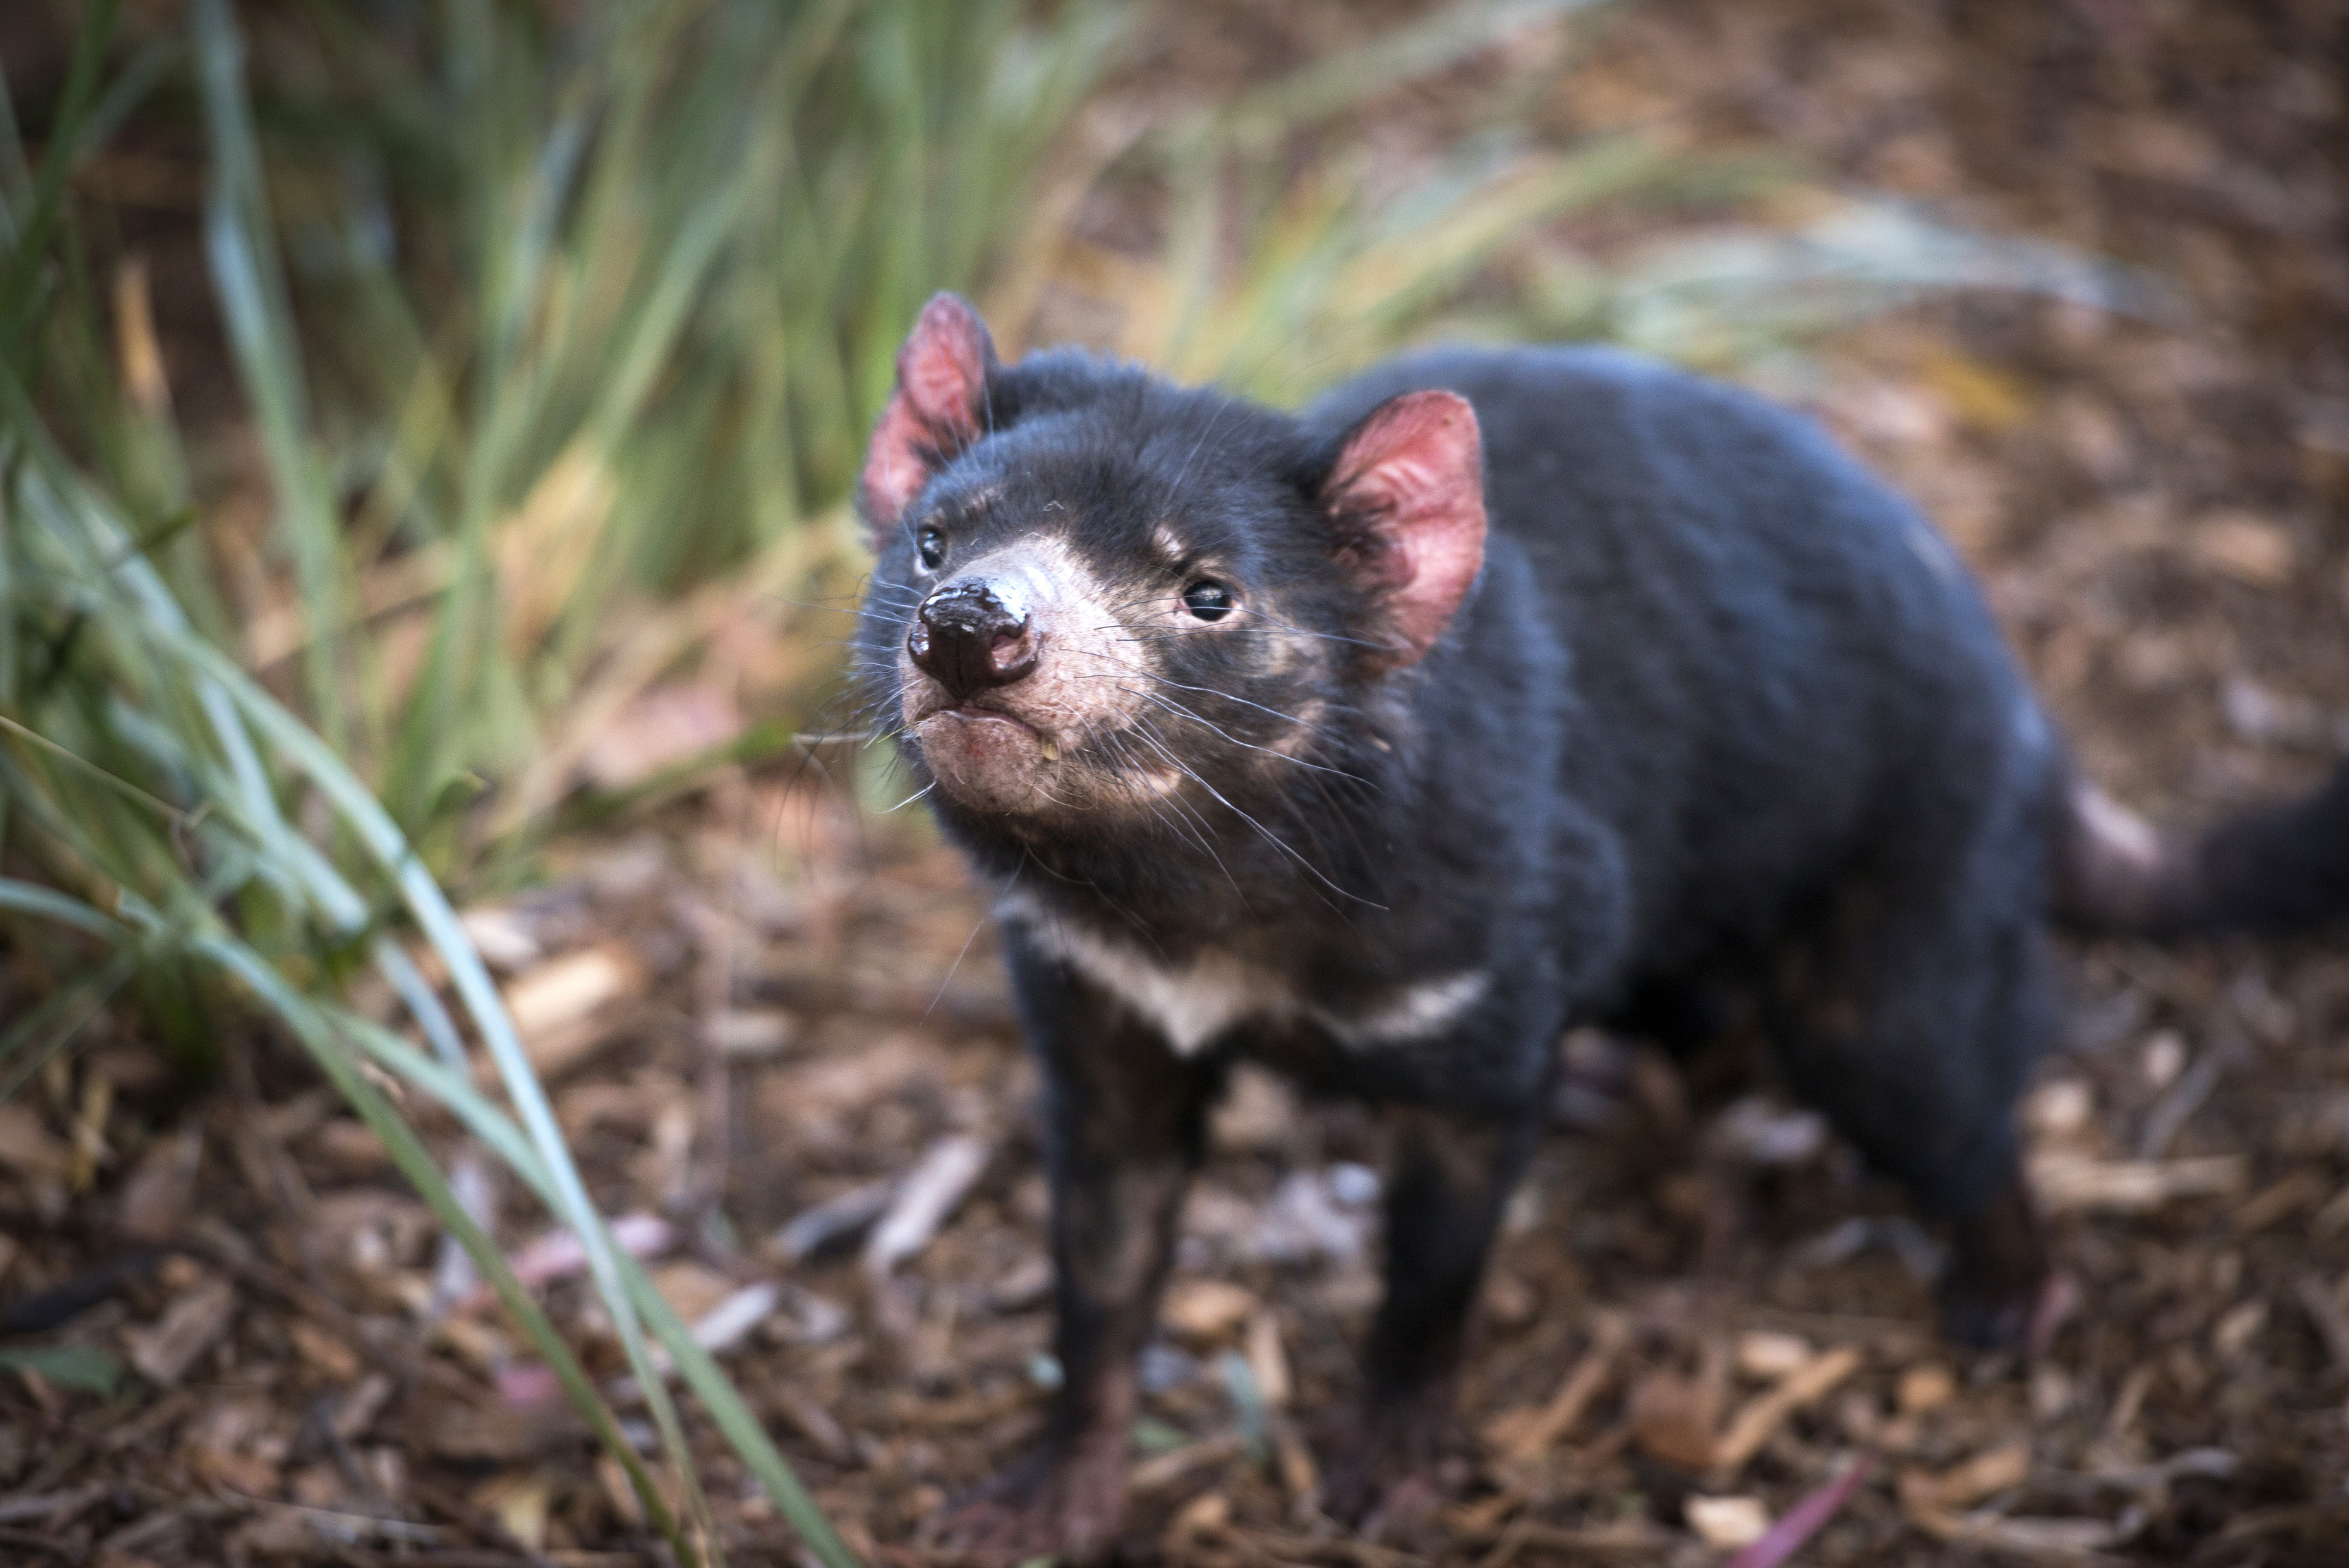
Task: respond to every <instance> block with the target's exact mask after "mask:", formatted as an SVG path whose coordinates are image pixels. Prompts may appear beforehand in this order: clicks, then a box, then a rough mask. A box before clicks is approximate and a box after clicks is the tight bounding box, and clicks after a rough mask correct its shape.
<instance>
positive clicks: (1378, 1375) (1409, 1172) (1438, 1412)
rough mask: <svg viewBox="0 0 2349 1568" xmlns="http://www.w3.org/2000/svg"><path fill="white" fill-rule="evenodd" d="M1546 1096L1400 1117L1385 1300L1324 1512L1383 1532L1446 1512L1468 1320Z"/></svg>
mask: <svg viewBox="0 0 2349 1568" xmlns="http://www.w3.org/2000/svg"><path fill="white" fill-rule="evenodd" d="M1546 1104H1547V1096H1546V1095H1541V1094H1529V1095H1527V1096H1525V1101H1524V1106H1523V1108H1521V1109H1511V1110H1506V1111H1503V1110H1495V1111H1494V1112H1492V1113H1489V1114H1482V1115H1480V1114H1474V1113H1465V1112H1446V1111H1436V1110H1428V1109H1421V1108H1407V1109H1402V1110H1398V1111H1397V1112H1395V1113H1394V1116H1393V1120H1394V1124H1395V1127H1394V1132H1395V1150H1394V1156H1393V1160H1392V1168H1391V1170H1390V1172H1389V1176H1388V1182H1387V1193H1386V1296H1385V1299H1384V1300H1383V1301H1382V1302H1381V1303H1380V1305H1379V1312H1378V1317H1377V1319H1376V1320H1375V1321H1374V1323H1373V1324H1372V1325H1371V1337H1370V1342H1369V1344H1368V1345H1365V1346H1364V1347H1363V1354H1362V1370H1363V1378H1364V1388H1363V1392H1362V1397H1361V1407H1360V1409H1359V1410H1358V1411H1357V1412H1356V1414H1355V1416H1354V1417H1353V1419H1352V1420H1351V1422H1350V1425H1349V1428H1348V1430H1347V1435H1346V1437H1345V1438H1344V1440H1343V1441H1342V1442H1341V1443H1340V1445H1339V1448H1338V1451H1337V1453H1336V1455H1335V1456H1334V1457H1333V1459H1332V1462H1331V1465H1330V1479H1329V1481H1328V1482H1327V1483H1326V1484H1325V1486H1324V1488H1323V1491H1322V1506H1323V1508H1324V1509H1325V1511H1328V1512H1329V1513H1330V1514H1331V1515H1333V1516H1335V1517H1337V1518H1339V1519H1341V1520H1344V1521H1347V1522H1349V1523H1351V1524H1355V1525H1358V1526H1360V1527H1361V1528H1362V1529H1364V1530H1365V1531H1366V1532H1377V1531H1378V1530H1380V1529H1381V1527H1382V1526H1383V1525H1388V1524H1401V1523H1402V1522H1404V1521H1406V1519H1408V1518H1409V1517H1411V1516H1415V1515H1418V1514H1420V1513H1423V1512H1424V1511H1428V1510H1429V1509H1431V1508H1432V1507H1433V1504H1434V1503H1435V1502H1436V1501H1439V1499H1440V1496H1441V1490H1442V1489H1441V1486H1440V1484H1439V1482H1438V1480H1437V1476H1436V1461H1437V1459H1438V1458H1439V1446H1440V1444H1441V1442H1442V1439H1443V1438H1444V1435H1445V1434H1446V1432H1447V1431H1448V1430H1449V1428H1450V1426H1451V1422H1452V1417H1453V1398H1454V1391H1455V1386H1456V1383H1457V1374H1458V1371H1459V1366H1460V1356H1461V1351H1462V1349H1463V1347H1464V1344H1465V1342H1466V1339H1467V1333H1468V1324H1469V1318H1470V1309H1471V1308H1472V1307H1473V1305H1474V1304H1475V1297H1476V1290H1477V1286H1478V1284H1479V1283H1480V1282H1482V1280H1483V1278H1484V1272H1485V1258H1486V1256H1487V1254H1488V1253H1489V1252H1490V1251H1491V1250H1492V1242H1493V1234H1494V1231H1495V1229H1497V1227H1498V1226H1499V1224H1500V1220H1501V1214H1502V1211H1503V1210H1504V1209H1505V1208H1506V1206H1507V1203H1508V1199H1509V1194H1510V1192H1511V1191H1512V1190H1513V1189H1515V1188H1516V1182H1517V1179H1518V1177H1520V1176H1521V1175H1523V1174H1524V1171H1525V1168H1526V1161H1527V1160H1528V1159H1529V1158H1531V1157H1532V1154H1533V1151H1534V1147H1535V1146H1536V1144H1537V1142H1538V1140H1539V1137H1540V1134H1541V1128H1542V1125H1543V1121H1544V1117H1545V1111H1544V1109H1543V1107H1544V1106H1546Z"/></svg>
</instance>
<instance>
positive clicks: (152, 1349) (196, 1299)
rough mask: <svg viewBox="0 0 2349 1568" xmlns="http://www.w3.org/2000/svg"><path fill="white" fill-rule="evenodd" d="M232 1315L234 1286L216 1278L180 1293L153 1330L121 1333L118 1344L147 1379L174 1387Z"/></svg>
mask: <svg viewBox="0 0 2349 1568" xmlns="http://www.w3.org/2000/svg"><path fill="white" fill-rule="evenodd" d="M235 1316H236V1287H235V1286H234V1285H233V1284H231V1283H230V1282H228V1281H226V1280H224V1279H221V1278H219V1277H217V1276H215V1277H213V1278H210V1279H206V1280H203V1281H202V1282H199V1283H197V1284H196V1285H195V1286H194V1287H193V1288H191V1289H190V1290H186V1291H183V1292H181V1293H180V1294H179V1295H178V1296H177V1297H175V1298H174V1299H173V1300H172V1302H171V1305H170V1306H169V1307H166V1308H165V1309H164V1311H163V1315H162V1317H161V1319H160V1320H159V1321H158V1322H157V1323H156V1324H154V1325H153V1326H152V1327H150V1328H128V1329H125V1330H123V1332H122V1340H123V1345H124V1346H125V1347H126V1348H127V1349H128V1350H129V1355H130V1365H131V1366H135V1367H137V1368H138V1369H139V1370H140V1373H141V1374H142V1375H143V1376H145V1377H146V1378H147V1379H148V1381H150V1382H151V1383H154V1384H157V1385H159V1386H162V1387H165V1388H170V1387H173V1386H177V1385H178V1383H179V1381H180V1379H181V1377H182V1376H186V1374H187V1370H188V1368H189V1367H190V1366H193V1365H194V1364H195V1360H196V1357H198V1356H199V1355H202V1354H203V1353H204V1352H205V1351H207V1350H209V1349H211V1348H212V1345H213V1344H215V1343H216V1342H217V1341H218V1340H219V1339H220V1337H221V1335H222V1334H225V1333H227V1332H228V1326H229V1324H230V1322H231V1321H232V1320H233V1318H234V1317H235Z"/></svg>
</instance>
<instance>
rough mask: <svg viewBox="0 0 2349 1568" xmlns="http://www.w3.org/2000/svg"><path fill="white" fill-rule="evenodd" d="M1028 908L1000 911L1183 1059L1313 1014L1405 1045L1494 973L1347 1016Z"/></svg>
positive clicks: (1360, 1038)
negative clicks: (1221, 1038)
mask: <svg viewBox="0 0 2349 1568" xmlns="http://www.w3.org/2000/svg"><path fill="white" fill-rule="evenodd" d="M1023 906H1024V901H1022V904H1012V903H1011V902H1010V901H1009V900H1007V901H1006V907H1005V909H1003V911H1002V912H1003V913H1005V914H1007V915H1017V916H1019V917H1022V920H1021V923H1022V924H1023V925H1024V926H1025V927H1026V928H1027V929H1028V931H1029V933H1030V936H1031V937H1033V938H1034V940H1035V941H1036V943H1037V945H1038V946H1040V947H1041V948H1043V949H1044V950H1046V951H1048V952H1050V953H1051V954H1052V955H1053V956H1054V957H1056V958H1059V959H1060V960H1061V961H1063V962H1065V963H1067V964H1069V965H1070V966H1071V967H1072V968H1074V969H1076V970H1078V971H1081V972H1082V973H1083V974H1084V975H1085V977H1086V978H1087V979H1089V980H1091V981H1093V983H1095V984H1096V985H1099V986H1100V987H1101V988H1102V990H1104V991H1106V992H1110V993H1111V994H1112V995H1113V996H1115V997H1116V998H1117V999H1118V1000H1119V1001H1121V1002H1124V1003H1125V1004H1126V1005H1127V1006H1128V1007H1131V1008H1132V1009H1133V1011H1134V1012H1138V1013H1140V1014H1141V1015H1142V1017H1143V1019H1145V1020H1146V1021H1148V1022H1149V1023H1152V1024H1154V1025H1155V1026H1156V1027H1157V1029H1158V1031H1159V1033H1163V1034H1164V1035H1165V1036H1166V1043H1167V1044H1169V1045H1172V1046H1173V1047H1174V1051H1175V1054H1178V1055H1183V1056H1188V1055H1191V1054H1194V1053H1195V1052H1197V1051H1198V1050H1199V1049H1200V1048H1201V1047H1202V1046H1204V1045H1206V1044H1207V1043H1208V1042H1209V1041H1211V1040H1213V1039H1215V1038H1216V1036H1217V1035H1219V1034H1221V1033H1224V1032H1225V1031H1226V1030H1227V1029H1230V1028H1231V1027H1232V1026H1233V1025H1235V1024H1237V1023H1243V1022H1245V1021H1247V1020H1249V1019H1258V1020H1263V1021H1266V1022H1276V1023H1277V1022H1279V1021H1281V1020H1285V1019H1297V1018H1308V1019H1310V1020H1311V1021H1312V1022H1314V1023H1318V1024H1319V1025H1320V1026H1321V1027H1322V1028H1324V1029H1326V1030H1328V1031H1329V1032H1330V1033H1331V1034H1333V1035H1335V1036H1336V1037H1337V1039H1338V1040H1339V1042H1340V1044H1344V1045H1347V1046H1350V1047H1353V1048H1356V1049H1360V1048H1361V1047H1365V1046H1372V1045H1401V1044H1409V1043H1410V1042H1412V1041H1413V1040H1424V1039H1427V1038H1429V1037H1431V1036H1433V1035H1435V1034H1439V1033H1442V1032H1443V1031H1444V1030H1445V1029H1447V1028H1449V1027H1451V1025H1452V1024H1454V1023H1456V1022H1458V1021H1459V1020H1460V1019H1461V1018H1462V1017H1464V1015H1465V1014H1466V1013H1467V1012H1469V1010H1470V1009H1472V1008H1474V1007H1475V1005H1476V1004H1477V1003H1478V1002H1482V1001H1483V1000H1484V999H1485V992H1487V991H1489V990H1491V988H1492V978H1493V977H1492V975H1491V974H1490V973H1489V972H1488V971H1485V970H1481V969H1477V970H1464V971H1461V972H1460V973H1458V974H1452V975H1445V976H1444V977H1443V978H1441V979H1438V980H1430V981H1421V982H1420V983H1419V984H1417V985H1413V986H1410V987H1407V988H1406V989H1404V990H1403V991H1402V992H1401V993H1399V994H1397V995H1395V996H1394V997H1393V998H1392V1000H1391V1001H1389V1002H1387V1003H1386V1005H1384V1006H1382V1007H1380V1008H1377V1009H1375V1010H1373V1011H1372V1012H1368V1013H1362V1014H1356V1015H1352V1016H1345V1015H1340V1014H1338V1013H1334V1012H1330V1011H1329V1010H1327V1009H1325V1008H1321V1007H1318V1006H1315V1005H1313V1004H1312V1003H1310V1002H1307V1001H1306V1000H1305V999H1303V998H1302V997H1299V995H1298V994H1297V992H1296V991H1295V990H1294V988H1292V987H1291V986H1290V985H1289V984H1288V981H1286V980H1285V979H1284V978H1282V977H1281V976H1279V975H1278V974H1275V973H1273V972H1272V971H1269V970H1266V969H1260V968H1258V967H1257V966H1256V965H1254V964H1250V963H1247V962H1246V961H1242V960H1240V959H1237V958H1234V957H1232V956H1231V955H1230V954H1228V953H1221V952H1211V953H1206V954H1203V955H1202V956H1200V957H1199V958H1197V959H1195V960H1193V961H1191V962H1190V963H1188V964H1186V965H1183V966H1181V967H1179V968H1178V967H1173V966H1169V965H1167V964H1164V963H1162V962H1159V961H1156V960H1154V959H1152V958H1148V957H1145V956H1144V955H1143V954H1141V953H1138V952H1136V951H1134V950H1133V949H1131V948H1128V947H1126V946H1124V945H1123V944H1122V943H1115V942H1108V941H1104V940H1102V939H1101V938H1100V937H1098V936H1096V935H1095V934H1093V933H1092V932H1091V931H1088V930H1084V929H1080V928H1074V927H1070V926H1067V925H1064V924H1061V922H1059V921H1056V920H1052V919H1049V918H1048V917H1045V916H1043V915H1042V914H1040V912H1039V911H1037V910H1036V909H1034V908H1033V907H1032V906H1024V907H1023Z"/></svg>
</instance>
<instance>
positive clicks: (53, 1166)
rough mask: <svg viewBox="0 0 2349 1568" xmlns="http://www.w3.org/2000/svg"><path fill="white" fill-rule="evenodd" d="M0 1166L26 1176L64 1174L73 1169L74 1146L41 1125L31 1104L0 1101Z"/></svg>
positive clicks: (56, 1175)
mask: <svg viewBox="0 0 2349 1568" xmlns="http://www.w3.org/2000/svg"><path fill="white" fill-rule="evenodd" d="M0 1165H5V1166H8V1167H11V1168H14V1169H16V1170H20V1171H22V1172H24V1173H25V1174H26V1175H27V1176H54V1177H64V1176H67V1175H70V1174H71V1173H72V1171H73V1149H72V1148H71V1147H70V1146H68V1145H67V1143H66V1141H65V1140H64V1139H63V1138H60V1137H54V1136H52V1135H51V1133H50V1132H49V1130H48V1128H47V1127H43V1126H42V1125H41V1118H40V1116H38V1115H37V1114H36V1112H35V1111H34V1109H33V1107H32V1106H28V1105H26V1104H25V1103H24V1102H23V1101H21V1100H9V1101H5V1102H0Z"/></svg>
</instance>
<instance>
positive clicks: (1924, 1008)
mask: <svg viewBox="0 0 2349 1568" xmlns="http://www.w3.org/2000/svg"><path fill="white" fill-rule="evenodd" d="M1972 858H1973V859H1974V860H1975V862H1976V863H1977V864H1983V863H1985V862H1986V863H1987V864H1988V867H1989V868H1990V869H1991V870H1993V871H2004V872H2006V873H2007V875H2006V876H2005V877H2002V878H2000V879H1992V878H1990V877H1965V876H1962V875H1961V876H1958V877H1933V876H1930V875H1926V874H1923V873H1920V872H1912V873H1911V874H1910V875H1909V876H1907V877H1899V876H1885V875H1882V874H1879V875H1878V876H1876V877H1868V878H1863V879H1859V880H1857V881H1856V882H1855V883H1854V884H1853V885H1852V886H1850V887H1847V888H1845V889H1844V890H1843V891H1842V892H1841V893H1839V894H1838V895H1837V898H1835V900H1834V901H1833V904H1832V907H1831V908H1830V909H1829V910H1828V911H1827V913H1826V916H1825V917H1824V919H1821V920H1820V921H1819V922H1818V923H1817V925H1816V928H1815V929H1813V930H1812V931H1810V932H1809V933H1807V934H1806V937H1805V939H1804V940H1802V941H1800V942H1798V943H1797V944H1796V946H1795V950H1793V951H1792V952H1791V953H1790V954H1789V956H1788V958H1787V961H1786V963H1785V967H1784V970H1783V971H1782V973H1781V975H1780V977H1779V983H1778V985H1777V987H1776V988H1775V1005H1774V1008H1773V1014H1774V1016H1773V1028H1772V1030H1771V1033H1772V1036H1773V1044H1774V1045H1775V1049H1776V1052H1777V1054H1778V1056H1779V1060H1780V1062H1781V1064H1782V1066H1783V1068H1784V1070H1785V1075H1786V1077H1787V1079H1788V1081H1789V1084H1790V1085H1791V1086H1792V1087H1793V1089H1794V1090H1795V1094H1796V1095H1797V1096H1800V1097H1801V1098H1803V1099H1805V1100H1806V1101H1807V1102H1809V1103H1810V1104H1811V1105H1813V1106H1816V1107H1817V1108H1818V1109H1819V1110H1821V1111H1822V1112H1824V1113H1825V1114H1826V1116H1827V1117H1828V1119H1829V1120H1830V1121H1831V1122H1832V1123H1833V1124H1834V1125H1835V1127H1836V1128H1837V1131H1838V1132H1840V1133H1841V1134H1842V1135H1843V1136H1844V1137H1847V1138H1848V1139H1849V1140H1850V1141H1851V1142H1852V1143H1853V1144H1855V1145H1857V1147H1858V1148H1859V1150H1860V1152H1861V1153H1862V1154H1863V1155H1864V1156H1866V1157H1867V1158H1868V1162H1869V1164H1870V1165H1872V1166H1873V1167H1875V1168H1877V1169H1878V1170H1879V1171H1882V1172H1883V1173H1885V1174H1886V1175H1889V1176H1891V1177H1893V1178H1894V1179H1897V1180H1899V1181H1900V1182H1901V1183H1902V1184H1903V1185H1904V1186H1905V1187H1907V1188H1908V1189H1909V1192H1910V1194H1911V1195H1912V1196H1913V1197H1914V1198H1915V1199H1916V1201H1917V1204H1918V1206H1919V1207H1920V1209H1921V1210H1924V1212H1925V1213H1926V1215H1927V1216H1928V1217H1930V1218H1931V1219H1934V1220H1942V1221H1945V1222H1947V1223H1948V1224H1949V1226H1950V1228H1951V1241H1952V1248H1951V1259H1950V1264H1949V1268H1948V1271H1947V1272H1945V1274H1944V1275H1943V1277H1942V1281H1941V1287H1940V1307H1941V1324H1942V1329H1943V1332H1944V1333H1945V1334H1948V1335H1949V1336H1950V1337H1951V1338H1952V1339H1955V1340H1959V1341H1961V1342H1962V1343H1965V1344H1970V1345H1980V1346H1983V1347H1985V1348H1987V1347H2022V1346H2023V1345H2035V1344H2036V1343H2037V1342H2040V1341H2043V1340H2044V1336H2045V1335H2046V1334H2050V1333H2052V1332H2053V1329H2054V1321H2053V1315H2051V1314H2059V1310H2060V1309H2059V1306H2058V1293H2059V1290H2060V1287H2058V1286H2056V1285H2054V1283H2052V1273H2051V1269H2050V1264H2049V1259H2048V1253H2047V1250H2046V1245H2045V1241H2044V1236H2043V1233H2042V1230H2041V1227H2040V1223H2039V1218H2038V1214H2037V1211H2036V1209H2035V1207H2034V1206H2033V1201H2032V1199H2031V1194H2030V1189H2029V1188H2028V1186H2027V1185H2026V1183H2025V1182H2024V1179H2023V1170H2022V1162H2021V1145H2020V1140H2019V1138H2018V1137H2017V1134H2016V1129H2015V1126H2014V1104H2015V1100H2016V1098H2017V1097H2018V1096H2019V1095H2020V1094H2021V1092H2022V1088H2023V1080H2024V1077H2025V1075H2027V1074H2028V1072H2029V1070H2030V1067H2031V1064H2032V1063H2033V1061H2034V1060H2035V1059H2036V1058H2037V1057H2038V1055H2039V1054H2040V1052H2041V1051H2042V1050H2043V1049H2044V1046H2045V1044H2046V1043H2047V1041H2048V1039H2049V1037H2050V1035H2051V1033H2053V1030H2054V1022H2055V1018H2056V1010H2055V1005H2054V992H2053V987H2052V983H2051V978H2050V975H2049V972H2048V966H2047V959H2046V954H2045V952H2044V937H2043V935H2042V932H2041V929H2040V925H2039V920H2038V918H2037V913H2036V909H2035V906H2034V902H2033V898H2031V896H2030V894H2031V888H2030V887H2029V886H2028V885H2027V884H2025V885H2023V886H2020V887H2018V886H2015V885H2013V878H2012V867H2011V863H2010V864H2009V865H2007V866H2003V867H2002V866H2001V865H2000V864H1999V863H1998V860H1997V858H1996V857H1990V856H1987V855H1977V856H1975V857H1972ZM1962 869H1963V867H1961V870H1962Z"/></svg>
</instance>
